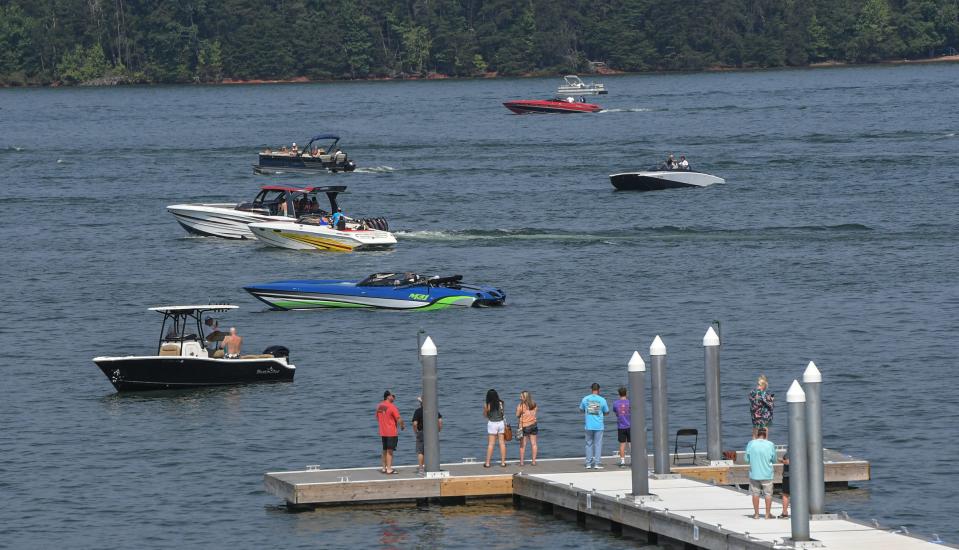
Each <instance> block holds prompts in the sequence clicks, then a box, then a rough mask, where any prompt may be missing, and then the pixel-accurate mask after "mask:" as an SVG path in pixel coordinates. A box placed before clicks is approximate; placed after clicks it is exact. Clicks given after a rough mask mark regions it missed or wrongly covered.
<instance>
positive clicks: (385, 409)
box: [376, 390, 406, 474]
mask: <svg viewBox="0 0 959 550" xmlns="http://www.w3.org/2000/svg"><path fill="white" fill-rule="evenodd" d="M394 401H396V396H395V395H393V394H392V393H390V390H386V391H385V392H383V401H381V402H380V404H379V405H377V406H376V422H377V423H378V424H379V425H380V439H382V440H383V467H382V468H381V469H380V471H381V472H383V473H384V474H395V473H397V472H396V470H394V469H393V451H395V450H396V443H397V442H398V441H399V434H398V433H397V431H396V423H397V422H399V424H400V429H401V430H405V429H406V423H405V422H403V417H401V416H400V410H399V409H397V408H396V405H394V404H393V402H394Z"/></svg>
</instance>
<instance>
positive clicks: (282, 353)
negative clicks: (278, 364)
mask: <svg viewBox="0 0 959 550" xmlns="http://www.w3.org/2000/svg"><path fill="white" fill-rule="evenodd" d="M263 354H264V355H267V354H269V355H272V356H273V357H286V358H287V360H289V359H290V350H289V349H287V348H286V346H270V347H268V348H266V349H265V350H263Z"/></svg>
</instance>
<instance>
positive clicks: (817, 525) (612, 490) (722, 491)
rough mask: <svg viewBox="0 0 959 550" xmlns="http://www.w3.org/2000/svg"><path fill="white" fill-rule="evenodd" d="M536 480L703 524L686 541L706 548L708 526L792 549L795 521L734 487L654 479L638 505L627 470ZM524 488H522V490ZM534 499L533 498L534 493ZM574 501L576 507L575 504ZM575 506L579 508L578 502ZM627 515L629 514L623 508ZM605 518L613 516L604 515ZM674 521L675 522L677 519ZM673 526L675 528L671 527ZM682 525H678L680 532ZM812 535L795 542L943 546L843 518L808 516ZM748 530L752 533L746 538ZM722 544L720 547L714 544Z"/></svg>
mask: <svg viewBox="0 0 959 550" xmlns="http://www.w3.org/2000/svg"><path fill="white" fill-rule="evenodd" d="M528 478H529V480H530V482H531V483H532V484H537V483H543V482H545V483H547V484H550V485H554V486H561V487H563V489H565V490H566V491H564V492H567V491H568V492H569V493H570V494H571V496H572V495H573V494H575V493H576V492H579V493H580V495H579V496H582V495H583V494H586V493H589V494H590V495H589V496H590V497H593V496H594V495H604V496H606V497H611V498H612V499H614V501H613V502H615V503H616V504H617V505H618V506H622V507H632V508H637V507H643V508H645V509H647V510H655V511H659V512H663V515H664V516H669V517H670V518H672V519H674V520H677V521H679V522H680V524H682V523H686V524H688V528H687V531H688V532H689V534H690V537H691V536H692V534H693V526H699V529H697V530H696V533H697V536H700V535H699V533H700V532H702V539H703V540H702V541H698V540H687V541H685V542H688V543H691V544H694V545H697V546H699V545H700V544H703V547H707V548H708V547H713V545H710V544H706V543H704V542H703V541H705V540H706V539H708V538H710V537H706V536H705V535H706V531H707V530H708V531H710V532H712V533H717V532H718V533H719V534H722V533H727V534H738V535H742V536H743V538H746V539H747V540H749V541H750V542H751V543H753V544H752V545H755V544H756V543H758V545H760V546H761V545H763V544H764V543H765V544H769V545H771V546H773V547H776V546H780V545H784V546H787V547H790V548H792V547H793V546H792V545H788V544H786V543H785V542H784V540H785V539H788V538H789V537H790V531H791V525H790V521H791V520H789V519H768V520H767V519H765V518H762V517H761V518H760V519H753V517H752V516H753V508H752V498H751V496H750V495H749V494H747V493H745V492H742V491H738V490H735V489H731V488H728V487H721V486H717V485H711V484H707V483H702V482H699V481H695V480H691V479H686V478H680V479H661V480H660V479H652V478H651V479H650V480H649V485H650V493H652V494H653V495H655V497H657V498H654V499H643V501H642V504H641V505H640V504H637V502H636V499H633V498H632V497H631V496H630V492H631V477H630V472H629V471H628V470H610V471H603V472H596V471H590V472H582V473H566V474H543V475H535V474H534V475H529V476H528ZM518 492H520V491H518ZM533 498H534V499H535V497H533ZM552 500H554V502H552V503H553V504H555V505H561V506H562V505H563V503H560V502H555V499H552ZM582 501H583V499H582V498H576V499H575V501H572V500H567V503H566V505H565V507H567V508H569V507H570V506H569V504H572V503H573V502H578V503H579V505H578V509H579V511H582V512H585V513H586V514H590V513H591V510H590V509H591V508H592V507H593V506H592V504H593V502H596V500H595V499H594V498H589V499H586V503H587V504H586V506H585V508H586V509H585V510H584V509H583V508H584V507H583V506H582ZM574 506H577V505H576V504H574ZM573 509H576V508H575V507H574V508H573ZM597 509H601V510H605V511H606V512H600V513H599V514H598V515H600V516H602V515H606V514H607V513H608V512H612V513H614V514H615V511H614V510H613V509H611V508H610V506H609V503H608V502H607V503H606V504H605V505H601V506H597ZM763 511H764V503H763V502H762V501H760V513H761V514H762V512H763ZM781 512H782V507H781V505H780V503H779V502H778V501H775V502H773V514H774V515H775V516H778V515H779V514H780V513H781ZM622 515H623V516H626V515H628V514H625V513H622ZM605 519H612V518H610V517H606V518H605ZM673 523H676V522H675V521H674V522H673ZM670 530H672V529H670ZM681 531H682V529H680V532H681ZM809 532H810V536H811V538H812V539H813V541H814V542H813V543H812V544H809V543H801V544H800V543H797V546H796V547H799V546H800V545H801V546H804V547H825V548H841V549H843V550H860V549H862V550H884V549H890V550H892V549H896V550H910V549H919V548H942V547H943V546H944V545H943V544H941V543H934V542H930V541H926V540H923V539H920V538H917V537H913V536H907V535H904V534H900V533H897V532H890V531H888V530H885V529H879V528H875V527H872V526H869V525H865V524H862V523H857V522H854V521H849V520H845V519H840V518H835V519H816V520H813V521H810V528H809ZM747 535H748V537H747ZM716 547H722V546H716Z"/></svg>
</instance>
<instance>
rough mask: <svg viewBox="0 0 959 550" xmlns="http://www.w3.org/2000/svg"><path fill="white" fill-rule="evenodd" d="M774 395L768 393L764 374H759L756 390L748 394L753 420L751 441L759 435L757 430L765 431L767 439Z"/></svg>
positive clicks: (767, 383)
mask: <svg viewBox="0 0 959 550" xmlns="http://www.w3.org/2000/svg"><path fill="white" fill-rule="evenodd" d="M775 400H776V394H774V393H772V392H770V391H769V380H768V379H767V378H766V375H765V374H760V375H759V378H758V379H757V380H756V389H754V390H753V391H751V392H749V411H750V413H751V416H752V419H753V439H756V437H758V435H759V430H760V429H763V430H766V434H767V437H768V434H769V427H770V426H772V423H773V405H774V404H775Z"/></svg>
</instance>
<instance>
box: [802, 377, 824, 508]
mask: <svg viewBox="0 0 959 550" xmlns="http://www.w3.org/2000/svg"><path fill="white" fill-rule="evenodd" d="M802 383H803V389H804V390H805V391H806V440H807V442H808V443H809V450H808V454H809V513H810V514H823V513H824V512H823V510H824V509H825V505H826V503H825V501H826V482H825V480H824V470H825V468H824V465H823V457H822V448H823V447H822V373H820V372H819V369H818V368H816V364H815V363H813V362H812V361H810V362H809V365H807V366H806V371H805V372H803V375H802Z"/></svg>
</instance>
